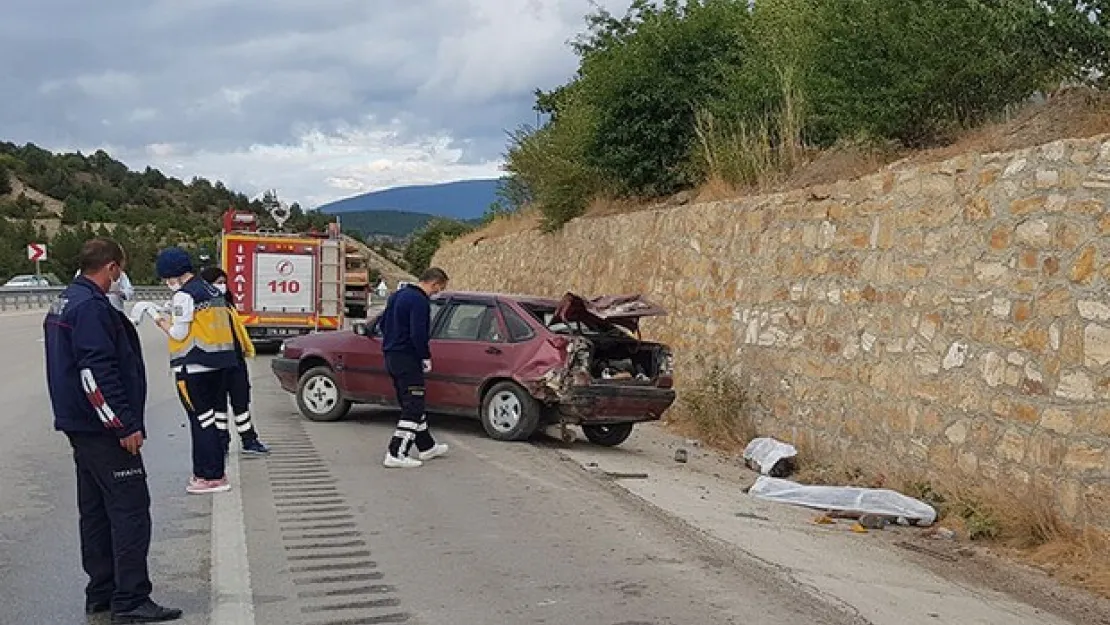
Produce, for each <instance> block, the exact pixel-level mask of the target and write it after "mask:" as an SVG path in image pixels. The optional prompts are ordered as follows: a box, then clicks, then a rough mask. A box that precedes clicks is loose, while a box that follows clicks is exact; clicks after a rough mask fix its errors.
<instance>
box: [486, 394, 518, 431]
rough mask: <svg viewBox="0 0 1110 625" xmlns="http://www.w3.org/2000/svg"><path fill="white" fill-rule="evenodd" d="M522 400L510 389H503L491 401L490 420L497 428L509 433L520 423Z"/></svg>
mask: <svg viewBox="0 0 1110 625" xmlns="http://www.w3.org/2000/svg"><path fill="white" fill-rule="evenodd" d="M520 411H521V406H520V400H519V399H517V396H516V395H514V394H512V393H510V392H509V391H501V392H500V393H498V394H497V395H494V397H493V399H492V400H490V402H489V422H490V425H492V426H493V428H494V429H495V430H497V431H498V432H502V433H508V432H510V431H512V429H513V428H515V427H516V426H517V424H518V423H520Z"/></svg>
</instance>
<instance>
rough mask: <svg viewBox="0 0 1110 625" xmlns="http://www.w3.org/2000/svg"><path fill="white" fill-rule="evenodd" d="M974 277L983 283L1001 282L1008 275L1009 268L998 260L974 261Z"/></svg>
mask: <svg viewBox="0 0 1110 625" xmlns="http://www.w3.org/2000/svg"><path fill="white" fill-rule="evenodd" d="M974 270H975V278H976V279H977V280H979V281H980V282H983V283H985V284H1001V283H1002V282H1004V281H1005V279H1006V278H1007V277H1008V276H1009V275H1010V269H1009V268H1008V267H1007V266H1006V265H1005V264H1004V263H1001V262H998V261H983V262H977V263H975V267H974Z"/></svg>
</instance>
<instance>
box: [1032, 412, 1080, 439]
mask: <svg viewBox="0 0 1110 625" xmlns="http://www.w3.org/2000/svg"><path fill="white" fill-rule="evenodd" d="M1040 426H1041V427H1042V428H1044V429H1046V430H1051V431H1053V432H1056V433H1057V434H1063V435H1064V436H1067V435H1068V434H1071V433H1072V430H1074V429H1075V413H1074V412H1073V411H1072V410H1071V409H1068V408H1062V407H1060V406H1049V407H1048V408H1045V409H1044V411H1043V412H1042V413H1041V420H1040Z"/></svg>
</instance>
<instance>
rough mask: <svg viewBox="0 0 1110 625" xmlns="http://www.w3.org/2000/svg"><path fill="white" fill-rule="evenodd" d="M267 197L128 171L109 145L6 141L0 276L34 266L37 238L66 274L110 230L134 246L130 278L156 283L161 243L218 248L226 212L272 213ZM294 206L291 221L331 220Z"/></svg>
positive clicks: (51, 268)
mask: <svg viewBox="0 0 1110 625" xmlns="http://www.w3.org/2000/svg"><path fill="white" fill-rule="evenodd" d="M266 200H267V198H263V199H261V200H257V199H256V200H251V199H249V198H248V197H247V196H245V195H243V194H242V193H236V192H234V191H231V190H229V189H227V188H226V187H225V186H224V185H223V184H222V183H220V182H216V183H212V182H210V181H208V180H206V179H204V178H194V179H193V180H192V181H190V182H187V183H186V182H183V181H181V180H178V179H177V178H171V177H168V176H166V175H164V174H162V173H161V172H160V171H158V170H156V169H151V168H149V167H148V168H146V169H145V170H144V171H143V172H134V171H130V170H128V168H127V166H126V165H124V164H123V163H121V162H119V161H116V160H114V159H112V158H111V157H110V156H109V155H108V154H106V153H104V152H103V151H97V152H96V153H94V154H92V155H88V156H85V155H82V154H79V153H77V154H53V153H51V152H49V151H47V150H44V149H42V148H39V147H37V146H35V145H32V144H28V145H25V146H17V145H13V144H11V143H0V279H6V278H7V277H10V276H11V275H14V274H19V273H30V272H32V271H33V270H34V265H33V263H31V262H30V261H28V260H27V253H26V246H27V244H28V243H31V242H43V243H48V244H49V245H50V247H49V260H48V261H46V262H45V263H44V265H43V267H42V271H43V273H53V274H54V275H55V276H56V277H58V278H62V279H64V278H65V277H67V276H71V275H73V273H74V271H76V268H77V253H78V251H79V249H80V247H81V244H82V243H83V242H84V241H85V240H86V239H89V238H91V237H93V236H96V235H110V236H112V237H113V238H115V239H117V240H118V241H119V242H120V243H122V244H123V246H124V248H125V249H126V250H127V251H128V254H129V267H128V274H129V275H130V277H131V279H132V280H133V281H134V282H135V283H136V284H152V283H154V282H155V276H154V257H155V255H156V254H157V251H158V249H160V248H161V247H163V246H166V245H172V244H181V245H184V246H186V247H189V248H192V249H195V250H203V251H208V252H209V253H214V252H215V249H214V240H215V236H216V234H217V233H218V232H219V230H220V215H221V214H222V213H223V212H224V211H225V210H227V209H228V207H235V208H236V209H239V210H249V211H253V212H255V213H257V214H259V215H262V216H263V217H264V219H268V217H267V216H266V211H265V201H266ZM291 209H292V213H293V217H292V219H291V220H290V223H289V224H288V225H287V227H291V228H308V227H310V226H313V225H315V226H316V227H320V226H321V225H322V224H323V223H324V222H325V221H326V220H327V216H325V215H319V214H316V213H312V212H309V213H307V214H306V213H305V211H302V210H301V209H300V207H299V206H297V205H296V204H294V205H292V206H291ZM0 283H2V281H0Z"/></svg>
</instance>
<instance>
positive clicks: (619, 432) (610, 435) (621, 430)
mask: <svg viewBox="0 0 1110 625" xmlns="http://www.w3.org/2000/svg"><path fill="white" fill-rule="evenodd" d="M633 425H634V424H632V423H613V424H610V425H583V426H582V433H583V434H585V435H586V439H587V440H589V441H590V442H591V443H593V444H594V445H601V446H603V447H616V446H617V445H620V444H621V443H623V442H624V441H626V440H628V437H629V436H631V435H632V426H633Z"/></svg>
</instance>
